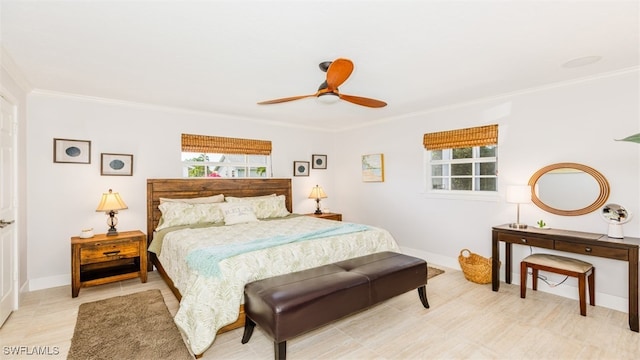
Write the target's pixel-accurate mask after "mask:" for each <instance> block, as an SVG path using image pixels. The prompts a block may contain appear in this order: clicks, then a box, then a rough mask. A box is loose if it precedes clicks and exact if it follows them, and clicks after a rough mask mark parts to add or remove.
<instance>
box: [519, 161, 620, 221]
mask: <svg viewBox="0 0 640 360" xmlns="http://www.w3.org/2000/svg"><path fill="white" fill-rule="evenodd" d="M529 185H531V201H533V203H534V204H536V205H537V206H538V207H539V208H541V209H542V210H544V211H547V212H550V213H552V214H556V215H565V216H577V215H584V214H588V213H590V212H592V211H594V210H596V209H598V208H600V207H601V206H602V205H603V204H604V203H605V202H606V201H607V199H608V198H609V183H608V182H607V179H606V178H605V177H604V176H603V175H602V174H601V173H599V172H598V171H597V170H595V169H593V168H590V167H588V166H586V165H582V164H576V163H558V164H552V165H549V166H545V167H543V168H542V169H540V170H538V171H536V172H535V173H534V174H533V176H531V179H529Z"/></svg>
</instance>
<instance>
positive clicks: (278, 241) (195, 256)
mask: <svg viewBox="0 0 640 360" xmlns="http://www.w3.org/2000/svg"><path fill="white" fill-rule="evenodd" d="M368 229H369V227H368V226H365V225H360V224H351V223H344V224H341V225H339V226H333V227H329V228H326V229H320V230H316V231H312V232H308V233H305V234H293V235H277V236H274V237H270V238H265V239H257V240H251V241H248V242H246V243H241V244H230V245H218V246H211V247H206V248H201V249H196V250H194V251H192V252H190V253H189V254H188V255H187V264H188V265H189V267H190V268H192V269H194V270H196V271H198V272H199V273H200V274H202V275H205V276H219V275H220V266H219V264H220V261H222V260H224V259H226V258H230V257H232V256H236V255H240V254H244V253H247V252H251V251H256V250H262V249H266V248H269V247H273V246H278V245H284V244H289V243H293V242H298V241H304V240H312V239H319V238H324V237H329V236H335V235H343V234H350V233H355V232H360V231H365V230H368Z"/></svg>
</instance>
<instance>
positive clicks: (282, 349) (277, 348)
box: [273, 341, 287, 360]
mask: <svg viewBox="0 0 640 360" xmlns="http://www.w3.org/2000/svg"><path fill="white" fill-rule="evenodd" d="M273 353H274V354H275V357H274V359H275V360H285V359H286V358H287V342H286V341H283V342H275V341H274V342H273Z"/></svg>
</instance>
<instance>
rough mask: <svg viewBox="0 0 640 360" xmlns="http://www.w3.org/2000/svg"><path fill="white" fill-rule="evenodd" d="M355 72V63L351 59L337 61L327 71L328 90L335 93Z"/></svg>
mask: <svg viewBox="0 0 640 360" xmlns="http://www.w3.org/2000/svg"><path fill="white" fill-rule="evenodd" d="M352 72H353V63H352V62H351V60H349V59H336V60H334V61H333V62H332V63H331V65H329V69H327V89H328V90H329V91H334V90H336V89H337V88H338V86H340V85H342V83H344V82H345V81H347V79H348V78H349V76H350V75H351V73H352Z"/></svg>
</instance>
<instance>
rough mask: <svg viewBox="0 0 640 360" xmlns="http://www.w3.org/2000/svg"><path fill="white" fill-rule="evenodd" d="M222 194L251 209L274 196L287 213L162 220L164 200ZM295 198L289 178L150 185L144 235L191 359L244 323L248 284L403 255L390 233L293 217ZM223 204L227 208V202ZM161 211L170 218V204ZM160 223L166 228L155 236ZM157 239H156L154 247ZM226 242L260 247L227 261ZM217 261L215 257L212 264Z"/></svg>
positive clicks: (159, 181) (154, 181) (171, 181)
mask: <svg viewBox="0 0 640 360" xmlns="http://www.w3.org/2000/svg"><path fill="white" fill-rule="evenodd" d="M220 194H223V195H224V196H225V199H227V201H231V200H234V199H233V198H236V199H235V200H239V203H240V204H244V205H247V204H248V202H246V201H245V200H244V199H252V198H256V197H269V201H270V202H272V199H274V198H273V197H277V198H278V199H279V200H278V201H281V202H283V204H282V205H281V207H282V208H283V209H282V211H280V212H279V213H278V215H277V216H274V217H270V218H260V220H259V221H255V222H254V221H251V222H247V223H239V224H236V225H232V226H226V225H224V223H222V224H218V223H216V224H214V225H213V226H208V225H207V226H205V227H198V226H191V225H188V226H178V227H175V228H174V227H171V226H169V227H168V228H166V227H167V226H166V225H167V223H166V222H164V223H163V212H162V211H161V210H160V203H161V200H160V199H161V198H163V200H164V199H174V200H176V199H193V198H203V197H215V196H217V195H220ZM238 198H244V199H238ZM291 198H292V191H291V179H148V180H147V235H148V241H149V245H150V249H153V251H154V252H150V253H149V261H150V263H151V264H152V265H153V266H155V268H156V269H157V270H158V272H159V273H160V275H161V276H162V278H163V279H164V281H165V282H166V283H167V285H168V286H169V287H170V288H171V291H172V292H173V293H174V295H175V296H176V297H177V298H178V300H180V308H179V310H178V313H177V314H176V317H175V321H176V325H178V327H179V328H180V330H181V331H182V333H183V335H184V337H185V340H186V342H187V346H188V347H189V348H190V349H191V351H192V352H193V353H194V354H196V355H202V354H203V353H204V351H206V349H208V348H209V346H211V345H212V343H213V341H214V339H215V335H216V333H220V332H224V331H228V330H231V329H235V328H238V327H242V326H243V325H244V308H243V305H242V302H243V288H244V284H246V283H247V282H250V281H255V280H258V279H261V278H265V277H270V276H274V275H279V274H283V273H288V272H293V271H299V270H303V269H306V268H309V267H315V266H320V265H324V264H326V263H332V262H336V261H340V260H344V259H347V258H351V257H356V256H361V255H366V254H368V253H373V252H380V251H396V252H399V247H398V245H397V243H396V242H395V240H394V239H393V237H392V236H391V235H390V234H389V233H388V232H387V231H386V230H383V229H378V228H375V227H369V226H364V225H359V224H350V223H342V222H337V221H333V220H323V219H317V218H315V217H308V216H303V215H296V214H290V213H292V199H291ZM165 201H166V200H165ZM247 201H249V200H247ZM206 206H208V205H206ZM215 206H217V205H211V207H215ZM220 206H221V207H223V208H225V209H227V207H228V206H230V205H229V204H226V203H225V204H224V205H220ZM239 206H240V205H239ZM162 208H163V209H164V211H165V218H164V220H166V219H167V218H168V215H167V214H168V213H167V208H166V205H165V206H164V207H162ZM225 211H226V210H225ZM282 212H284V213H285V214H283V213H282ZM256 213H258V212H257V211H256ZM225 214H226V212H225ZM258 217H260V216H258ZM226 220H227V219H226V218H225V221H226ZM159 225H161V227H163V226H164V227H165V229H162V230H161V231H159V232H157V233H156V231H155V230H156V229H157V228H158V227H159ZM329 235H331V236H329ZM154 237H157V238H158V239H157V240H156V242H155V243H154V240H155V239H154ZM227 242H229V243H231V242H233V243H234V244H232V245H229V246H234V249H236V248H237V247H243V246H244V247H246V245H247V244H249V245H251V246H257V247H256V248H251V251H248V250H247V251H246V252H242V253H241V252H237V253H234V252H233V251H235V250H233V251H231V252H230V253H229V254H231V255H230V256H228V257H219V254H220V253H226V252H228V250H229V249H228V248H227V247H225V246H226V244H227ZM159 243H160V244H161V245H158V244H159ZM236 243H239V244H236ZM152 244H153V247H152V246H151V245H152ZM211 244H215V246H213V245H211ZM219 244H225V245H221V246H223V247H224V248H223V249H222V250H221V249H220V247H219ZM265 244H268V245H270V246H269V247H267V245H265ZM160 248H161V249H162V250H161V251H159V249H160ZM150 251H151V250H150ZM195 255H198V256H195ZM212 257H213V259H215V260H214V261H212V264H209V259H211V258H212ZM194 263H195V264H199V265H198V266H200V267H199V268H196V267H195V266H196V265H194ZM203 265H204V267H203ZM149 268H150V269H151V267H149Z"/></svg>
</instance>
